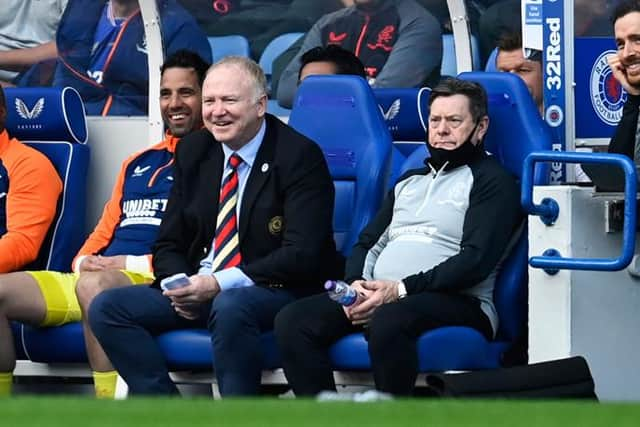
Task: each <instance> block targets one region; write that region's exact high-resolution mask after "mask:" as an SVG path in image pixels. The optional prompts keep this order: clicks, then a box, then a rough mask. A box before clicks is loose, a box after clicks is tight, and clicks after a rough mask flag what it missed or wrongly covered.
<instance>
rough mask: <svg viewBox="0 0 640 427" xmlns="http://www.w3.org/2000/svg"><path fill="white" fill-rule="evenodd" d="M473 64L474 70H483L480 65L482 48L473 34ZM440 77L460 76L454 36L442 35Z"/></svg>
mask: <svg viewBox="0 0 640 427" xmlns="http://www.w3.org/2000/svg"><path fill="white" fill-rule="evenodd" d="M470 38H471V64H472V68H473V69H474V70H480V69H481V68H482V66H481V64H480V47H479V45H478V39H477V38H476V36H474V35H473V34H471V37H470ZM440 75H442V76H452V77H455V76H457V75H458V64H457V61H456V46H455V41H454V38H453V34H443V35H442V63H441V64H440Z"/></svg>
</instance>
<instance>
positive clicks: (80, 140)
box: [5, 88, 89, 271]
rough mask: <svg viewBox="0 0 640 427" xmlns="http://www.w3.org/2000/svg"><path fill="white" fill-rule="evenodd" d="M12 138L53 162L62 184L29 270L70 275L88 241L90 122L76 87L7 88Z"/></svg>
mask: <svg viewBox="0 0 640 427" xmlns="http://www.w3.org/2000/svg"><path fill="white" fill-rule="evenodd" d="M5 97H6V102H7V130H8V132H9V134H10V135H11V136H13V137H15V138H18V139H20V140H21V141H23V142H24V143H25V144H27V145H29V146H31V147H33V148H35V149H37V150H38V151H40V152H42V153H43V154H44V155H45V156H47V157H48V158H49V160H50V161H51V163H52V164H53V166H54V167H55V169H56V171H57V172H58V174H59V175H60V179H61V180H62V183H63V193H62V195H61V197H60V199H59V201H58V208H57V213H56V217H55V218H54V221H53V223H52V225H51V227H50V228H49V232H48V234H47V237H46V239H45V241H44V243H43V245H42V247H41V249H40V253H39V256H38V260H37V261H36V262H35V263H33V264H32V265H30V266H29V268H30V269H46V270H56V271H69V270H70V268H71V261H72V259H73V257H74V256H75V254H76V252H77V251H78V249H80V246H81V245H82V242H83V241H84V238H85V206H86V177H87V170H88V166H89V147H87V146H86V145H84V143H85V142H86V141H87V137H88V134H87V124H86V120H85V114H84V107H83V105H82V101H81V99H80V95H79V94H78V92H76V91H75V90H74V89H72V88H7V89H5Z"/></svg>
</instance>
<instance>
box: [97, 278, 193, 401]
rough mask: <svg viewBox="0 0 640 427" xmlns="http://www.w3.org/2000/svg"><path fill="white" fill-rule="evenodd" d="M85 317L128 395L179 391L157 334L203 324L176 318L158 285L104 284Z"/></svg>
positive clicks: (169, 302)
mask: <svg viewBox="0 0 640 427" xmlns="http://www.w3.org/2000/svg"><path fill="white" fill-rule="evenodd" d="M88 320H89V325H90V326H91V330H92V331H93V333H94V334H95V336H96V338H97V339H98V342H99V343H100V345H101V346H102V348H103V349H104V352H105V353H106V355H107V357H108V358H109V360H110V361H111V363H112V364H113V366H114V367H115V369H116V370H117V371H118V373H119V374H120V375H121V376H122V378H124V380H125V381H126V382H127V385H128V386H129V393H130V394H176V393H178V390H177V389H176V387H175V385H174V384H173V382H172V381H171V378H169V373H168V368H167V364H166V362H165V359H164V356H163V355H162V353H161V351H160V348H159V347H158V345H157V344H156V341H155V336H156V335H158V334H160V333H162V332H165V331H168V330H173V329H180V328H193V327H196V326H200V327H202V326H201V324H200V325H198V324H197V323H196V322H193V321H187V320H186V319H183V318H181V317H179V316H178V315H177V314H176V312H175V311H174V309H173V307H172V306H171V300H169V298H167V297H165V296H164V295H162V292H161V291H160V290H158V289H155V288H151V287H148V286H128V287H125V288H117V289H108V290H106V291H104V292H102V293H100V294H98V295H97V296H96V297H95V298H94V300H93V303H92V304H91V306H90V307H89V311H88ZM202 323H203V322H202Z"/></svg>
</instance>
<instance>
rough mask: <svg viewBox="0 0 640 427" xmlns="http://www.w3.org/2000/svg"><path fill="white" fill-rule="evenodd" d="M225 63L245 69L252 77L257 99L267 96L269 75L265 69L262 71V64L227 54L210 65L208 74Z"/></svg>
mask: <svg viewBox="0 0 640 427" xmlns="http://www.w3.org/2000/svg"><path fill="white" fill-rule="evenodd" d="M223 65H226V66H234V67H238V68H240V69H241V70H244V71H245V72H246V73H247V74H248V75H249V77H251V80H252V83H253V87H254V93H255V96H256V101H257V100H259V99H260V98H261V97H263V96H267V93H268V92H267V77H266V76H265V75H264V71H262V68H260V65H258V63H257V62H256V61H254V60H253V59H251V58H247V57H244V56H233V55H232V56H225V57H224V58H222V59H221V60H219V61H217V62H216V63H214V64H213V65H211V67H209V70H207V76H208V75H209V73H211V72H212V71H213V70H215V69H216V68H218V67H221V66H223Z"/></svg>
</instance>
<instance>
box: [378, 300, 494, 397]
mask: <svg viewBox="0 0 640 427" xmlns="http://www.w3.org/2000/svg"><path fill="white" fill-rule="evenodd" d="M442 326H468V327H471V328H474V329H477V330H478V331H479V332H480V333H481V334H483V335H484V336H485V337H486V338H487V339H491V337H492V336H493V330H492V328H491V323H490V322H489V318H488V317H487V316H486V315H485V314H484V312H483V311H482V310H481V309H480V302H479V301H478V300H477V299H475V298H472V297H469V296H465V295H460V294H447V293H442V292H423V293H419V294H415V295H409V296H407V297H406V298H404V299H402V300H400V301H398V302H395V303H390V304H384V305H382V306H380V307H378V308H377V309H376V311H375V312H374V313H373V316H372V317H371V321H370V323H369V355H370V356H371V364H372V367H373V374H374V380H375V382H376V388H378V390H381V391H385V392H388V393H392V394H396V395H410V394H411V393H412V392H413V389H414V385H415V381H416V377H417V375H418V353H417V351H416V341H417V339H418V337H419V336H420V335H422V334H423V333H424V332H427V331H429V330H432V329H435V328H439V327H442Z"/></svg>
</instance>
